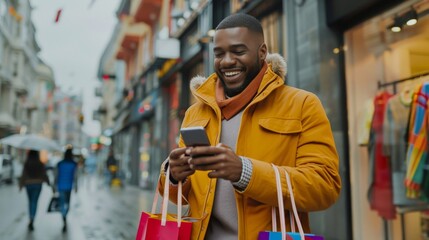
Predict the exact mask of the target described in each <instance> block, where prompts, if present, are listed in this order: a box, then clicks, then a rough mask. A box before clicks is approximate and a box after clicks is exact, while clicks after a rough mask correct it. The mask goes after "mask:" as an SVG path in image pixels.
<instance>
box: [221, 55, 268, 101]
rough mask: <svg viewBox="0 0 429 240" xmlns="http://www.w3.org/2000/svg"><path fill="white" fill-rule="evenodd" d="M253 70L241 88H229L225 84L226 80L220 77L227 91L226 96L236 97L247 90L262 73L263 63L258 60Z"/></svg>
mask: <svg viewBox="0 0 429 240" xmlns="http://www.w3.org/2000/svg"><path fill="white" fill-rule="evenodd" d="M251 69H253V70H252V71H251V72H249V73H248V74H247V76H246V79H244V82H243V84H241V86H239V87H236V88H228V87H227V86H226V84H225V80H224V79H223V78H222V77H219V79H220V81H221V82H222V85H223V89H224V91H225V94H226V96H228V97H234V96H236V95H238V94H240V93H241V92H243V91H244V89H246V87H247V86H249V84H250V83H251V82H252V80H253V79H254V78H255V77H256V75H258V73H259V71H261V63H260V61H259V59H256V62H255V64H254V65H253V66H252V67H251ZM218 76H222V75H221V74H218Z"/></svg>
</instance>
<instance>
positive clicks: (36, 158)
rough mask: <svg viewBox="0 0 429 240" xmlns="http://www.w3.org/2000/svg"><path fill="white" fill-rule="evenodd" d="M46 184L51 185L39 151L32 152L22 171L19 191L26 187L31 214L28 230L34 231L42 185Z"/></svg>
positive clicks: (29, 152) (28, 155) (29, 153)
mask: <svg viewBox="0 0 429 240" xmlns="http://www.w3.org/2000/svg"><path fill="white" fill-rule="evenodd" d="M43 182H46V183H47V184H48V185H50V182H49V178H48V175H47V173H46V168H45V165H44V164H43V163H42V162H41V161H40V155H39V151H36V150H30V151H28V154H27V159H26V161H25V163H24V167H23V169H22V174H21V178H20V179H19V190H20V191H21V190H22V188H23V187H24V186H25V189H26V190H27V196H28V205H29V213H30V222H29V224H28V229H29V230H30V231H33V230H34V225H33V223H34V218H35V217H36V211H37V203H38V201H39V196H40V192H41V191H42V184H43Z"/></svg>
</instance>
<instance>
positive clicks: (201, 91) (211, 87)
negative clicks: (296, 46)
mask: <svg viewBox="0 0 429 240" xmlns="http://www.w3.org/2000/svg"><path fill="white" fill-rule="evenodd" d="M266 61H267V63H268V69H267V71H266V73H265V76H264V78H263V79H262V82H261V85H260V86H259V89H258V93H257V96H256V97H255V98H257V99H259V98H260V95H261V93H262V92H264V93H265V94H263V95H262V97H265V96H267V95H268V93H269V92H271V91H272V90H274V89H275V88H276V87H278V86H279V85H283V84H284V81H285V80H284V76H285V75H286V62H285V60H284V58H283V57H282V56H280V54H277V53H275V54H268V56H267V58H266ZM216 81H218V78H217V75H216V73H213V74H211V75H210V76H209V77H208V78H205V77H202V76H196V77H194V78H192V80H191V83H190V88H191V91H192V93H193V94H194V96H195V97H196V98H198V99H200V100H201V101H203V102H205V103H207V104H209V105H216V96H215V87H216ZM274 81H276V84H271V83H272V82H274Z"/></svg>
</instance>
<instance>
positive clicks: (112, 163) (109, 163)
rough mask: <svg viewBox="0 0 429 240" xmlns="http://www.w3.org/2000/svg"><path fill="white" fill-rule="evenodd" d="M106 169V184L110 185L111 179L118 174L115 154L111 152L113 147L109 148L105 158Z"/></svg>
mask: <svg viewBox="0 0 429 240" xmlns="http://www.w3.org/2000/svg"><path fill="white" fill-rule="evenodd" d="M106 170H107V173H108V181H107V182H108V184H109V186H111V184H112V180H113V179H115V178H117V177H118V176H117V175H118V161H117V160H116V158H115V154H114V153H113V149H110V150H109V155H108V156H107V160H106Z"/></svg>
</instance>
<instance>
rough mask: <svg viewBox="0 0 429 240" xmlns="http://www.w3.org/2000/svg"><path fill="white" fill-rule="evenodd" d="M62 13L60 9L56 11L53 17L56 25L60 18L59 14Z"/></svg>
mask: <svg viewBox="0 0 429 240" xmlns="http://www.w3.org/2000/svg"><path fill="white" fill-rule="evenodd" d="M62 11H63V9H62V8H60V9H58V11H57V15H56V16H55V22H56V23H57V22H58V21H60V16H61V12H62Z"/></svg>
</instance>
